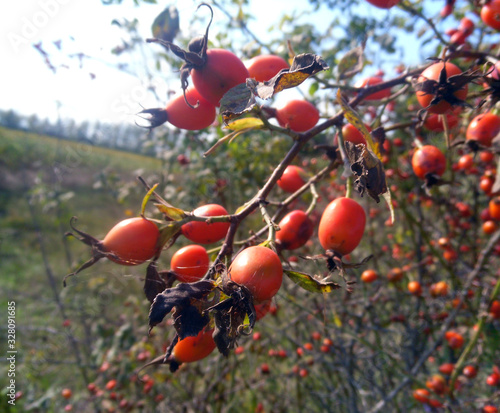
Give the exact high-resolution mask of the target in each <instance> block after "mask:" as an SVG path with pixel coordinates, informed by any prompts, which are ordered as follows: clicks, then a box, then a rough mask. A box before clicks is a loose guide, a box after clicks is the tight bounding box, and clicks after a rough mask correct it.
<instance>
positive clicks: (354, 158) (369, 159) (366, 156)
mask: <svg viewBox="0 0 500 413" xmlns="http://www.w3.org/2000/svg"><path fill="white" fill-rule="evenodd" d="M345 149H346V153H347V157H348V158H349V162H350V164H351V170H352V172H353V173H354V175H355V176H356V181H355V182H354V183H355V185H356V189H357V191H358V192H359V193H360V195H361V196H363V194H364V193H365V191H367V192H368V195H369V196H370V197H372V198H373V199H374V200H375V201H376V202H380V198H379V195H381V194H383V193H385V192H387V183H386V180H385V171H384V168H383V166H382V162H381V161H380V159H379V158H378V157H377V156H376V155H375V154H372V153H371V152H370V150H369V149H368V148H367V147H366V146H365V145H362V144H361V145H355V144H353V143H352V142H345Z"/></svg>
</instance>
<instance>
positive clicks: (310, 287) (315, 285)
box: [283, 270, 340, 293]
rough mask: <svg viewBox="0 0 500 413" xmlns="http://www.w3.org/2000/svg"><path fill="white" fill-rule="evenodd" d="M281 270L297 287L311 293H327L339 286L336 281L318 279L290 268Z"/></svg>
mask: <svg viewBox="0 0 500 413" xmlns="http://www.w3.org/2000/svg"><path fill="white" fill-rule="evenodd" d="M283 272H284V273H285V274H286V275H287V276H288V278H290V279H291V280H292V281H293V282H294V283H295V284H297V285H298V286H299V287H302V288H303V289H304V290H307V291H310V292H313V293H329V292H331V291H333V290H337V289H339V288H340V285H339V284H337V283H334V282H331V281H330V282H323V281H318V280H316V279H314V278H313V277H311V276H310V275H309V274H305V273H303V272H298V271H291V270H284V271H283Z"/></svg>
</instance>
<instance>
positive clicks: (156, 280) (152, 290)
mask: <svg viewBox="0 0 500 413" xmlns="http://www.w3.org/2000/svg"><path fill="white" fill-rule="evenodd" d="M165 288H167V284H165V282H164V281H163V280H162V279H161V278H160V275H159V274H158V266H157V264H156V262H151V263H150V264H149V265H148V268H147V269H146V279H145V280H144V288H143V289H144V294H146V298H147V299H148V301H149V302H150V303H152V302H153V300H154V299H155V297H156V296H157V295H158V294H160V293H161V292H162V291H163V290H165Z"/></svg>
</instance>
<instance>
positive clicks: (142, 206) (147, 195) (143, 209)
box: [141, 184, 158, 215]
mask: <svg viewBox="0 0 500 413" xmlns="http://www.w3.org/2000/svg"><path fill="white" fill-rule="evenodd" d="M157 187H158V184H155V185H154V186H153V187H152V188H151V189H150V190H149V191H148V192H147V194H146V195H144V198H143V199H142V205H141V215H144V211H145V210H146V205H147V203H148V201H149V199H150V198H151V196H152V195H153V193H154V191H155V189H156V188H157Z"/></svg>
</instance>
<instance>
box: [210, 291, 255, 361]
mask: <svg viewBox="0 0 500 413" xmlns="http://www.w3.org/2000/svg"><path fill="white" fill-rule="evenodd" d="M224 293H225V294H226V295H229V296H230V297H229V298H228V299H226V300H224V301H221V302H220V303H218V304H216V305H214V306H213V307H210V308H209V309H207V312H208V311H211V312H212V313H213V314H214V321H215V330H214V334H213V338H214V341H215V343H216V345H217V349H218V350H219V352H220V353H221V354H223V355H224V356H227V355H228V354H229V350H231V349H233V348H234V347H235V345H236V341H237V340H238V338H239V336H240V335H241V334H242V331H243V328H244V327H245V324H244V322H245V317H246V316H248V328H249V329H250V330H251V329H253V327H254V325H255V321H256V319H257V315H256V312H255V307H254V305H253V298H252V295H251V293H250V291H249V290H248V289H247V288H246V287H244V286H240V285H238V284H236V283H234V282H232V281H229V282H227V283H226V284H225V286H224Z"/></svg>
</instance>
